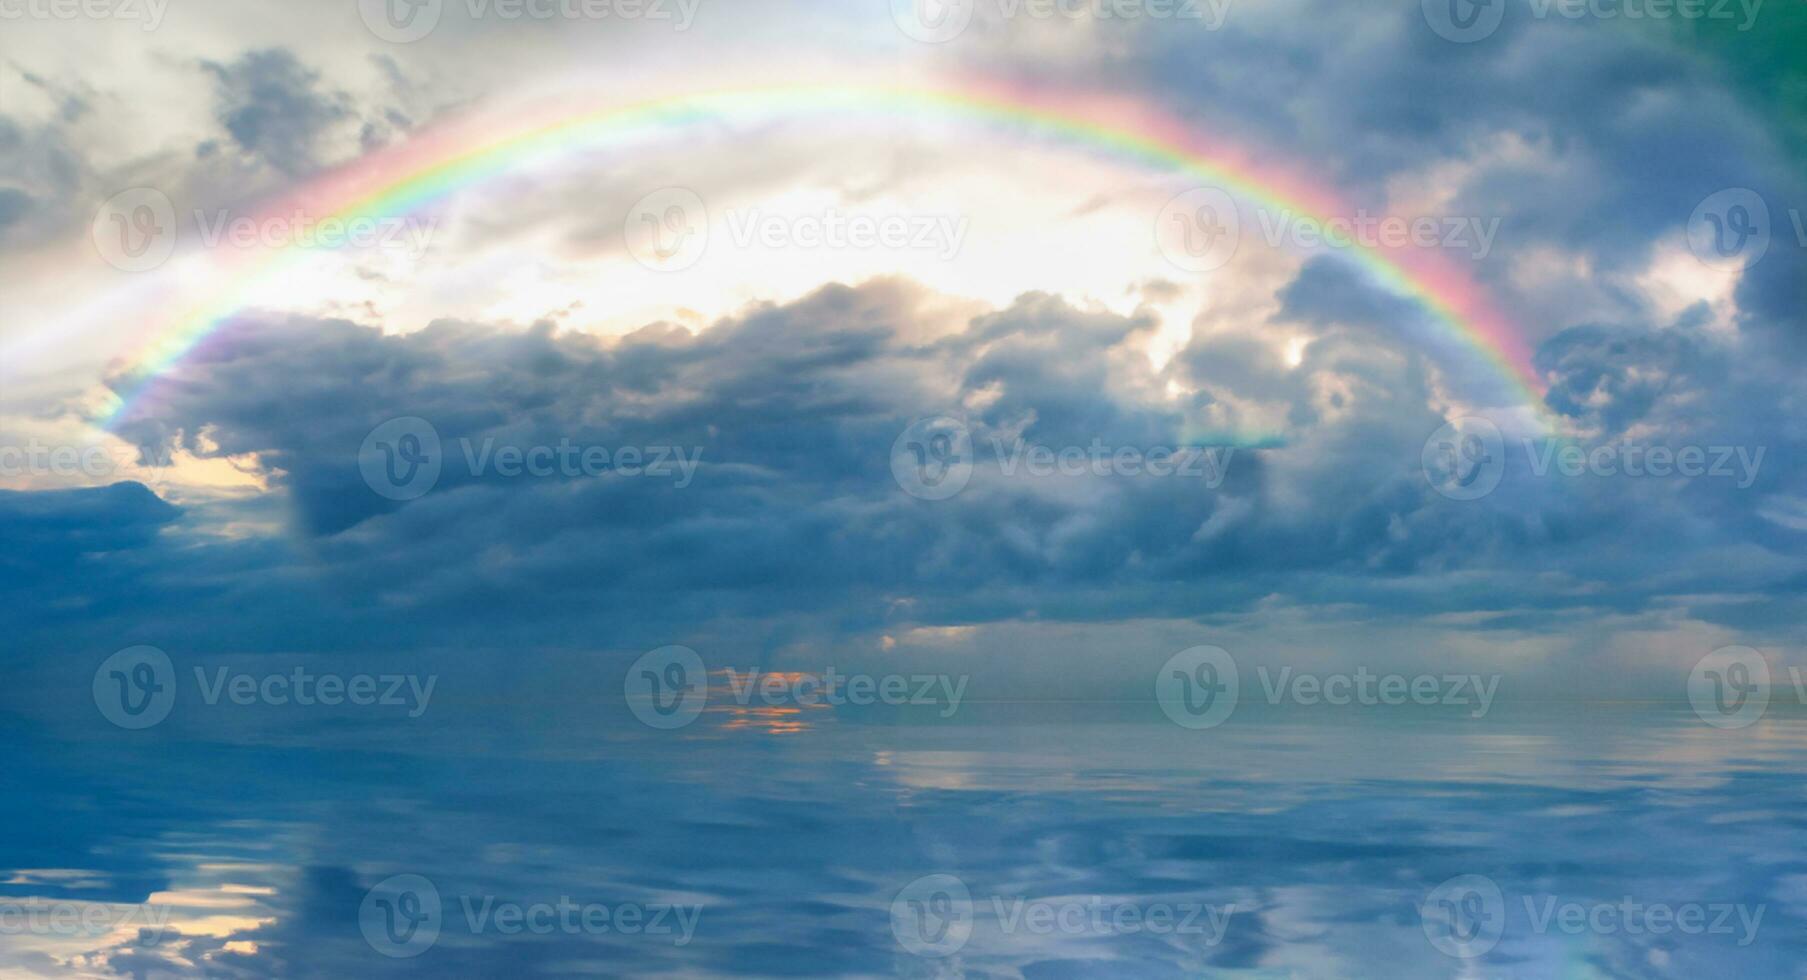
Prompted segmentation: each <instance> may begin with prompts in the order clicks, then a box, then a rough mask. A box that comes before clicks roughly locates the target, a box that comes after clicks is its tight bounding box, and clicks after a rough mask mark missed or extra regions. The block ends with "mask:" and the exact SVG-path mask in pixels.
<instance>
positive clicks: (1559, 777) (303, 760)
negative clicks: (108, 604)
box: [0, 701, 1807, 980]
mask: <svg viewBox="0 0 1807 980" xmlns="http://www.w3.org/2000/svg"><path fill="white" fill-rule="evenodd" d="M190 707H192V706H191V705H186V704H185V705H183V706H182V710H181V711H179V712H178V713H177V715H176V716H172V719H171V721H170V722H169V723H167V724H164V725H161V726H158V727H156V728H152V729H149V730H145V731H123V730H120V729H117V728H114V727H113V726H110V725H107V724H105V723H104V722H102V721H99V720H98V719H86V720H83V721H82V722H81V723H79V724H77V723H74V722H70V723H63V724H57V723H47V722H46V720H45V719H43V718H26V717H18V718H17V719H16V720H14V721H13V722H10V723H8V725H7V727H6V729H5V731H6V734H7V736H8V738H9V743H10V751H9V752H8V764H7V766H6V767H5V768H4V771H3V773H0V789H3V790H4V798H5V800H6V801H7V804H8V806H7V811H8V814H9V819H8V826H7V832H6V833H5V834H4V835H0V882H3V884H0V971H4V973H5V975H8V976H77V975H81V976H91V975H92V976H104V975H115V974H125V975H132V976H139V977H160V976H220V977H241V976H243V977H250V976H281V977H354V976H387V975H392V974H393V975H401V974H418V975H427V976H495V977H517V976H538V975H559V976H598V977H609V976H623V977H625V976H635V977H648V976H655V977H656V976H671V977H712V976H873V977H879V976H884V977H890V976H904V977H1025V978H1038V980H1045V978H1066V977H1136V978H1161V977H1291V976H1298V977H1395V978H1406V977H1452V976H1462V977H1633V976H1636V977H1652V976H1655V977H1689V978H1694V977H1704V976H1740V977H1770V976H1777V977H1781V976H1801V975H1802V974H1803V964H1807V942H1804V938H1807V933H1804V932H1803V928H1802V927H1803V920H1804V916H1807V861H1804V860H1803V859H1802V858H1801V857H1800V856H1798V850H1799V848H1800V841H1801V840H1802V835H1803V832H1804V830H1807V827H1804V823H1807V818H1804V817H1803V808H1802V806H1801V803H1802V800H1803V796H1804V795H1807V789H1804V787H1807V781H1804V780H1803V778H1802V777H1803V768H1804V766H1803V760H1804V759H1807V754H1803V749H1807V725H1803V723H1801V722H1800V721H1799V720H1798V719H1796V718H1794V717H1789V716H1777V715H1772V716H1771V717H1768V718H1766V719H1764V720H1763V721H1762V722H1761V723H1760V724H1758V725H1756V726H1753V727H1751V728H1748V729H1744V730H1741V731H1719V730H1716V729H1712V728H1709V727H1706V726H1704V725H1702V724H1700V722H1699V720H1698V719H1697V718H1695V717H1694V715H1693V714H1692V713H1691V712H1689V711H1688V710H1687V707H1686V706H1685V705H1682V706H1679V707H1676V706H1652V705H1630V706H1597V705H1593V706H1590V705H1569V706H1549V705H1545V706H1542V707H1541V708H1538V709H1536V710H1531V711H1521V712H1518V713H1514V712H1513V711H1511V710H1510V709H1508V708H1503V707H1502V708H1498V709H1496V712H1495V714H1494V715H1493V716H1490V717H1488V718H1487V719H1485V720H1484V722H1483V723H1479V724H1477V723H1476V722H1475V721H1474V720H1473V719H1470V718H1464V717H1461V716H1460V715H1455V714H1450V713H1434V712H1413V711H1411V710H1407V709H1401V710H1397V711H1355V712H1341V713H1334V712H1324V713H1318V714H1310V713H1305V712H1290V713H1274V714H1270V715H1261V714H1259V713H1250V714H1249V715H1247V716H1243V715H1238V716H1237V717H1236V718H1234V719H1231V720H1229V721H1228V722H1226V723H1224V724H1222V725H1219V726H1217V727H1215V728H1211V729H1209V730H1204V731H1192V730H1187V729H1184V728H1181V727H1178V726H1176V725H1173V724H1170V723H1167V722H1166V721H1165V720H1164V719H1163V718H1161V716H1160V713H1159V712H1158V711H1157V710H1155V709H1154V708H1153V707H1152V706H1150V705H1129V706H1123V705H1117V706H1085V705H1045V704H1044V705H976V706H971V710H962V711H961V712H960V713H959V715H958V716H957V717H956V718H955V719H942V718H940V717H938V715H936V714H935V713H933V712H929V713H926V714H919V715H905V714H895V713H893V714H879V713H876V712H858V711H842V710H839V709H835V708H822V707H817V708H807V707H805V708H795V710H793V707H794V706H790V705H778V706H769V705H768V706H764V707H759V708H741V707H738V706H731V707H728V708H712V709H711V710H709V711H706V712H704V713H703V715H702V716H701V717H700V718H698V719H697V720H696V721H695V722H694V723H693V724H690V725H687V726H685V727H683V728H680V729H675V730H671V731H660V730H655V729H653V728H649V727H647V726H646V725H643V724H640V723H639V722H637V721H635V720H634V719H633V718H632V717H630V716H628V715H627V713H625V712H623V711H621V710H619V708H620V706H619V705H610V706H602V707H595V708H590V707H586V706H584V705H583V704H582V703H581V701H580V702H578V703H564V704H558V705H545V704H530V705H523V704H512V705H511V704H502V703H498V704H490V705H485V706H482V709H481V710H477V708H475V707H473V706H471V705H463V706H458V705H453V706H450V707H448V708H447V709H445V710H443V711H441V710H437V709H436V710H434V711H429V712H426V713H424V714H423V715H422V716H420V717H418V718H413V719H409V718H406V717H405V716H381V715H371V714H367V715H362V716H360V715H356V714H352V713H348V712H337V713H332V714H329V715H323V716H315V715H311V714H309V713H308V712H306V711H303V710H288V711H276V710H273V709H270V708H268V706H265V705H259V706H253V707H245V708H234V709H231V710H228V709H227V708H225V707H216V708H215V709H213V710H216V711H218V712H220V714H219V715H218V716H217V717H203V716H202V714H201V713H200V712H198V711H189V710H188V708H190ZM234 712H236V713H234ZM90 722H92V723H90Z"/></svg>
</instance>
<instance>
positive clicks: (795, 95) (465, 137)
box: [102, 80, 1542, 427]
mask: <svg viewBox="0 0 1807 980" xmlns="http://www.w3.org/2000/svg"><path fill="white" fill-rule="evenodd" d="M835 113H852V114H855V115H857V116H862V117H869V116H878V117H880V118H886V117H894V116H895V117H927V118H930V119H949V120H954V121H962V120H971V121H976V122H980V123H986V124H991V125H995V126H1002V127H1005V128H1007V129H1010V130H1012V131H1015V132H1019V133H1022V134H1024V135H1026V136H1029V137H1032V138H1040V139H1044V140H1050V141H1054V142H1058V143H1069V144H1074V145H1076V146H1078V147H1080V148H1082V149H1088V150H1092V151H1095V152H1099V153H1103V154H1106V155H1108V156H1110V157H1113V158H1119V159H1122V160H1126V161H1129V162H1131V163H1133V164H1136V165H1139V166H1143V167H1147V168H1151V169H1154V170H1156V171H1159V172H1171V173H1175V174H1179V175H1182V176H1184V177H1186V178H1188V179H1191V180H1196V181H1199V182H1202V183H1204V184H1207V185H1212V186H1216V187H1218V188H1220V189H1222V190H1224V191H1227V192H1229V193H1230V194H1232V195H1233V196H1236V197H1238V198H1241V199H1244V200H1247V201H1250V202H1253V203H1255V204H1257V205H1259V206H1262V207H1266V208H1271V209H1276V210H1281V209H1283V210H1287V211H1291V212H1293V213H1294V214H1297V215H1299V216H1301V217H1307V218H1315V219H1317V220H1320V221H1324V220H1329V219H1331V218H1333V217H1335V216H1339V215H1343V216H1347V215H1351V214H1354V213H1355V212H1354V209H1352V208H1349V207H1346V206H1345V205H1344V204H1343V202H1341V201H1340V200H1338V198H1337V196H1336V195H1335V193H1334V192H1332V191H1331V190H1329V189H1327V188H1326V187H1324V186H1322V182H1321V181H1313V180H1311V179H1308V178H1307V177H1305V176H1304V175H1300V174H1295V173H1291V172H1289V171H1288V170H1286V169H1285V168H1284V167H1281V166H1277V165H1276V163H1275V161H1273V160H1272V159H1264V158H1262V157H1261V156H1259V155H1257V154H1254V153H1251V152H1249V151H1248V150H1246V149H1243V148H1241V147H1239V146H1237V145H1236V144H1234V143H1232V142H1230V141H1228V140H1224V139H1208V138H1207V137H1206V136H1205V135H1204V134H1202V133H1200V132H1199V131H1198V130H1197V129H1196V128H1195V127H1191V126H1188V125H1187V124H1186V123H1184V122H1182V121H1181V120H1179V119H1178V118H1176V117H1174V116H1172V115H1170V114H1168V113H1166V112H1164V111H1162V110H1159V109H1156V108H1154V107H1152V106H1150V105H1148V104H1146V103H1142V102H1135V101H1129V100H1125V99H1118V98H1113V97H1110V96H1099V95H1075V94H1072V93H1060V92H1049V91H1046V90H1042V89H1028V88H1023V87H1013V86H1009V85H1004V84H1000V83H996V82H991V81H974V80H964V81H962V82H961V83H960V84H959V85H958V86H956V87H935V86H928V85H924V86H915V85H912V86H890V85H864V84H855V85H848V84H809V85H782V86H771V87H759V88H747V89H735V90H725V91H707V92H693V93H687V94H680V95H673V96H668V97H664V98H659V99H654V100H650V101H644V102H638V103H634V104H628V105H614V106H610V107H608V108H604V109H601V110H597V109H594V108H586V109H583V110H579V111H576V112H570V113H564V112H562V111H561V112H559V114H558V115H556V116H554V117H553V118H551V119H550V120H549V121H548V120H538V121H534V122H531V123H528V124H520V123H518V122H517V123H516V124H515V125H514V126H512V127H511V128H509V129H508V131H507V132H505V133H504V134H503V135H500V136H498V135H495V132H494V125H493V123H485V122H483V121H481V120H474V119H473V120H466V121H464V122H462V123H453V124H448V125H444V126H441V127H437V128H434V129H430V130H427V131H425V132H424V133H422V134H419V135H416V136H414V137H411V138H410V139H408V140H407V141H406V142H404V143H401V144H399V145H397V146H396V147H393V148H390V149H387V150H383V151H379V152H377V153H374V154H371V155H369V156H367V157H364V158H360V159H359V160H358V161H355V162H353V163H351V164H348V165H346V166H345V167H343V168H340V169H338V170H336V171H332V172H329V173H328V174H326V175H324V176H323V177H320V178H318V179H316V180H315V181H313V182H311V183H309V184H307V185H305V186H304V187H303V188H301V189H300V190H299V191H297V192H296V193H294V194H292V195H290V196H288V197H285V198H284V199H283V200H282V201H281V202H279V203H278V204H276V205H274V206H272V207H271V208H270V209H269V213H271V214H280V213H289V212H294V211H297V210H299V211H303V212H305V213H308V214H310V215H314V216H317V217H318V218H320V219H338V220H351V219H357V218H384V217H394V216H400V215H406V214H409V213H411V212H415V211H417V210H418V209H421V208H423V207H425V206H427V205H430V204H432V203H434V202H436V201H439V200H441V199H444V198H447V197H448V196H450V195H453V194H455V193H456V192H458V191H459V190H461V189H463V188H467V187H472V186H477V185H480V184H482V183H483V182H485V181H488V180H491V179H494V178H497V177H500V176H504V175H507V174H509V173H511V172H513V171H516V170H518V169H520V168H522V167H526V166H530V165H533V164H535V163H537V162H540V161H544V160H547V159H557V158H558V157H559V156H561V155H568V154H571V153H575V152H587V151H593V150H595V149H598V148H606V147H609V146H611V145H618V144H620V143H622V142H625V141H626V140H628V139H631V138H633V137H635V136H637V135H642V134H650V133H657V132H660V131H665V130H671V129H682V128H684V127H690V126H696V125H699V124H704V123H707V122H710V121H721V120H724V119H730V120H731V119H737V118H749V117H750V118H785V119H789V118H793V117H795V118H802V117H810V116H819V115H823V114H835ZM1337 251H1338V253H1339V254H1345V255H1347V256H1348V257H1349V258H1350V259H1351V260H1353V261H1354V262H1355V263H1357V264H1358V265H1359V266H1360V267H1361V268H1363V269H1364V270H1366V272H1367V273H1368V274H1370V275H1371V276H1372V277H1373V278H1374V279H1375V280H1376V281H1377V282H1378V283H1379V284H1381V285H1382V286H1384V287H1386V288H1387V289H1389V290H1391V291H1393V292H1395V293H1397V294H1400V295H1402V296H1405V297H1409V298H1411V299H1412V300H1414V301H1416V302H1417V303H1419V304H1420V305H1421V306H1422V307H1423V308H1424V309H1425V310H1426V311H1428V312H1429V313H1430V314H1431V315H1432V316H1433V317H1434V319H1435V321H1436V322H1437V323H1438V324H1440V327H1441V329H1442V330H1443V331H1444V332H1445V333H1446V334H1447V336H1448V339H1450V340H1452V341H1454V342H1455V343H1456V344H1457V346H1460V347H1463V348H1467V349H1471V350H1472V351H1474V352H1475V353H1476V354H1477V355H1478V356H1479V358H1480V360H1481V361H1483V362H1484V363H1486V364H1487V365H1489V366H1490V368H1491V370H1492V372H1493V373H1494V374H1496V375H1497V376H1498V377H1499V378H1500V379H1503V380H1504V381H1505V382H1506V385H1507V391H1508V392H1510V393H1511V394H1512V397H1514V398H1515V399H1519V400H1522V402H1523V403H1524V404H1525V405H1528V406H1531V407H1532V408H1533V409H1534V410H1535V411H1541V410H1542V396H1541V393H1540V392H1541V390H1542V385H1541V382H1540V379H1539V376H1538V374H1537V372H1536V371H1535V369H1534V368H1533V367H1532V363H1531V356H1530V350H1529V347H1528V345H1527V344H1526V343H1525V342H1524V340H1523V338H1522V337H1521V335H1520V333H1519V332H1518V330H1517V329H1516V328H1515V326H1514V325H1513V323H1512V321H1511V320H1510V319H1509V318H1508V317H1507V316H1506V315H1504V314H1503V313H1502V312H1501V311H1500V310H1498V309H1497V308H1495V307H1494V306H1493V305H1492V303H1491V302H1490V301H1489V299H1488V297H1487V296H1486V294H1485V292H1484V290H1483V289H1482V288H1481V287H1480V286H1479V285H1478V284H1477V283H1476V282H1475V281H1474V279H1473V278H1472V277H1471V276H1470V275H1469V273H1468V270H1467V269H1465V268H1463V267H1462V265H1461V264H1460V263H1459V262H1457V261H1456V260H1453V259H1451V258H1450V257H1449V256H1446V255H1442V254H1438V253H1436V252H1435V251H1434V250H1429V249H1414V248H1410V247H1401V248H1386V247H1381V246H1376V245H1369V244H1363V243H1352V244H1348V245H1343V246H1339V247H1338V248H1337ZM272 253H273V254H271V255H269V256H266V255H264V254H263V253H257V257H256V258H255V259H244V258H239V259H238V260H237V262H236V264H239V265H242V266H245V268H236V269H233V270H232V273H233V276H232V278H233V279H234V281H236V282H238V283H239V285H238V286H237V287H236V288H234V289H230V290H227V291H225V292H224V294H223V295H219V296H217V297H214V298H213V299H212V300H210V301H209V302H207V303H205V304H203V305H202V306H200V307H199V308H196V309H192V310H189V311H187V312H186V313H185V314H184V315H182V316H180V317H179V318H176V319H175V320H174V321H173V322H172V323H171V324H170V325H169V326H168V327H167V328H163V329H159V330H157V331H156V332H155V336H154V338H153V340H152V341H151V342H150V343H149V344H147V345H146V346H145V348H144V349H143V350H142V351H140V352H139V353H138V354H137V355H136V356H135V357H133V358H131V359H130V360H129V361H128V365H129V366H128V367H127V368H126V369H125V370H124V371H122V372H119V373H118V375H117V376H116V383H115V388H116V389H117V390H119V391H123V392H124V394H123V395H118V394H116V395H114V399H115V402H114V404H113V405H112V406H111V410H110V411H107V412H106V414H105V416H104V418H103V420H102V422H103V425H105V426H107V427H112V426H114V425H116V424H117V423H118V422H119V421H120V420H122V419H124V418H125V417H126V416H127V415H128V413H129V411H130V410H131V408H132V406H133V405H135V404H136V403H138V402H139V400H140V399H142V398H143V397H144V395H145V392H146V391H147V389H148V388H150V386H151V385H152V383H153V382H154V381H155V380H156V379H157V378H158V377H160V376H161V375H163V374H165V373H167V372H168V371H169V370H170V369H171V368H173V367H174V366H175V365H177V364H178V363H179V362H180V361H181V360H182V359H183V358H184V357H185V356H186V355H187V354H189V352H191V351H193V350H194V349H195V347H196V346H197V345H198V344H200V343H201V342H202V341H203V340H205V339H206V338H207V337H208V335H210V334H212V333H213V332H214V331H216V330H218V329H220V327H222V326H223V325H224V324H226V323H227V322H228V321H229V320H230V319H231V318H232V317H233V316H234V315H235V314H236V313H238V312H240V311H242V310H243V309H245V308H246V307H247V306H248V305H249V302H248V297H249V296H250V295H252V294H253V293H254V292H255V291H256V290H257V289H258V288H260V287H263V286H265V285H268V284H270V283H272V282H274V281H277V280H279V279H280V278H281V277H282V276H283V275H284V274H285V273H286V272H288V271H289V270H290V269H291V268H292V267H293V266H294V265H295V264H296V263H299V262H301V261H303V260H305V259H306V258H307V256H308V254H310V253H309V249H307V248H305V247H300V246H291V247H287V248H282V249H275V250H272ZM222 262H223V263H224V264H228V265H231V264H234V263H233V262H232V260H231V258H230V257H228V258H226V259H222Z"/></svg>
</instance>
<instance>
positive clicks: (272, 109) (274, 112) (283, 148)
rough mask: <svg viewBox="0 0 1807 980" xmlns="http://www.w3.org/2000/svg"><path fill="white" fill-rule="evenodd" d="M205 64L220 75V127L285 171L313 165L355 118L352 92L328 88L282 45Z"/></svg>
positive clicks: (246, 148)
mask: <svg viewBox="0 0 1807 980" xmlns="http://www.w3.org/2000/svg"><path fill="white" fill-rule="evenodd" d="M203 67H204V68H206V70H207V71H208V72H210V73H211V74H212V75H213V76H214V78H215V89H216V97H217V99H218V102H219V106H218V117H219V122H220V125H221V126H223V127H225V129H226V132H227V133H229V134H231V136H232V139H233V141H234V142H236V143H237V144H238V145H239V148H240V149H242V150H244V151H245V152H246V153H249V154H252V155H253V156H257V157H259V158H261V159H263V160H264V161H265V162H267V163H268V164H269V165H270V166H272V167H274V168H276V169H277V170H279V171H282V172H283V173H287V174H297V173H303V172H305V171H307V170H310V169H312V168H313V167H314V166H315V165H316V164H317V163H318V162H319V159H320V152H321V148H320V143H321V140H322V139H323V137H325V136H326V135H327V134H328V133H329V132H331V131H332V130H333V129H334V128H335V127H337V126H339V125H340V124H342V123H344V122H345V121H346V120H348V119H350V118H351V117H352V110H351V106H350V102H349V99H348V97H347V96H345V95H344V94H343V93H336V92H331V91H327V90H325V89H323V87H322V85H321V80H320V75H319V74H318V73H316V72H314V71H312V70H310V69H308V68H307V67H306V66H304V65H302V64H301V62H300V61H299V60H298V59H296V57H295V55H294V54H292V53H291V52H288V51H285V50H283V49H281V48H271V49H268V50H264V51H251V52H248V53H246V54H245V55H243V56H242V57H240V58H239V59H238V60H237V61H234V62H232V63H230V64H219V63H216V62H211V61H210V62H205V63H203Z"/></svg>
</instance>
